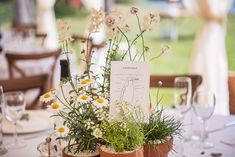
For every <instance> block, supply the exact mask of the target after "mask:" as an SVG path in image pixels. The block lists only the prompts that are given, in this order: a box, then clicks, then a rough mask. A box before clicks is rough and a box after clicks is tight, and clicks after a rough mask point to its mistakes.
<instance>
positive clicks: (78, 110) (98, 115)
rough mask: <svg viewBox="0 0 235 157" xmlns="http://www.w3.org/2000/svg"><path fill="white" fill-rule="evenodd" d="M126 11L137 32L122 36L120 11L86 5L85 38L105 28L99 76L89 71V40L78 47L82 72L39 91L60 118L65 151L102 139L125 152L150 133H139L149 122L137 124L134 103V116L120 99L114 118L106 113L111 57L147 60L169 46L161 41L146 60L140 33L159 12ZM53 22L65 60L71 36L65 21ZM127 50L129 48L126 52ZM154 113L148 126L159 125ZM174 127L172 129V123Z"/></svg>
mask: <svg viewBox="0 0 235 157" xmlns="http://www.w3.org/2000/svg"><path fill="white" fill-rule="evenodd" d="M130 14H131V16H134V17H136V19H137V23H136V24H137V26H138V32H137V34H136V36H135V37H134V38H129V37H128V32H130V31H131V26H130V25H129V24H128V23H127V20H126V19H125V17H126V15H124V14H123V13H122V12H121V11H119V10H113V11H110V13H109V14H108V15H105V14H104V12H103V11H101V10H95V9H92V10H91V13H90V17H89V25H88V31H89V33H88V39H89V38H91V35H92V33H96V32H98V31H99V30H100V28H101V27H106V30H107V33H106V34H107V44H106V47H107V53H106V59H105V66H102V67H100V68H101V69H102V73H101V75H96V74H94V72H93V71H92V70H91V66H92V65H93V63H91V58H92V55H93V54H92V53H93V52H91V51H88V48H89V46H88V44H89V43H88V42H87V43H85V44H87V45H86V46H85V47H84V49H83V50H82V51H81V53H82V54H84V55H83V57H81V61H84V62H85V63H86V64H87V69H86V70H85V72H84V73H83V74H82V75H77V76H73V77H72V76H70V77H68V78H66V80H64V81H63V82H61V83H60V84H59V88H58V89H57V90H55V89H54V88H53V89H51V90H50V91H49V92H48V93H46V94H44V95H42V96H41V100H42V101H44V102H47V103H51V104H50V105H49V107H48V108H49V109H50V110H51V111H52V112H53V113H54V115H53V117H54V118H55V119H62V121H63V123H60V124H56V127H55V129H56V131H57V132H58V135H59V139H64V140H66V142H67V144H66V150H67V151H68V152H69V153H71V154H78V153H84V152H89V153H94V152H96V151H97V149H98V148H99V146H100V145H102V144H105V145H106V146H107V147H108V148H111V149H113V150H115V151H116V152H124V151H131V150H134V149H137V148H139V147H141V145H142V144H143V143H144V139H145V138H147V139H149V141H150V140H151V138H150V137H151V136H152V134H150V133H148V136H145V133H146V132H148V131H147V130H148V129H149V128H150V127H152V126H151V125H149V126H146V125H144V127H143V119H140V117H142V118H143V115H142V114H141V112H138V107H137V108H135V109H134V111H135V113H137V112H138V115H139V116H140V115H141V116H140V117H139V118H137V115H133V114H132V113H131V112H129V111H130V109H128V108H127V106H128V105H127V104H126V102H118V103H117V105H118V108H119V115H120V117H121V119H120V120H117V119H115V118H112V117H110V115H109V114H108V113H109V103H110V102H109V94H110V93H109V92H110V65H111V61H113V60H114V59H115V58H117V56H121V57H120V60H129V61H151V60H153V59H156V58H158V57H160V56H161V55H162V54H163V53H166V52H167V51H169V46H163V47H161V51H160V53H157V54H156V56H155V57H153V58H150V59H147V58H146V55H147V54H148V52H149V51H150V48H149V47H148V46H147V45H146V43H145V41H144V33H145V32H147V31H151V30H152V28H153V27H154V25H155V24H157V23H158V22H159V21H160V16H159V15H158V14H156V13H149V14H147V15H145V16H144V17H143V19H142V21H141V19H140V16H139V10H138V8H135V7H132V8H131V9H130ZM59 26H60V28H59V30H60V44H61V48H62V51H63V53H64V54H65V56H66V58H67V61H68V63H70V61H69V55H68V54H69V52H70V50H71V48H70V46H69V43H70V42H71V41H72V40H73V39H72V38H71V35H70V34H69V33H68V32H69V30H70V26H69V24H68V22H64V21H60V22H59ZM121 42H125V43H127V48H126V49H124V50H123V49H120V44H121ZM137 42H140V43H141V44H140V45H141V49H140V50H138V49H137V48H136V45H137V44H136V43H137ZM133 49H134V50H135V53H133V52H132V50H133ZM89 52H90V53H89ZM129 105H130V104H129ZM131 105H132V104H131ZM157 114H158V113H157ZM155 115H156V114H153V115H152V116H151V117H150V121H151V122H152V121H154V123H153V124H154V128H156V126H155V125H159V124H160V123H159V122H158V121H157V122H156V123H155V120H156V119H157V118H161V117H155ZM153 117H154V118H153ZM136 118H137V119H136ZM55 123H56V122H55ZM174 128H175V129H177V128H176V126H174ZM151 131H152V130H151ZM169 133H170V132H169ZM161 137H162V136H161ZM161 137H159V138H161Z"/></svg>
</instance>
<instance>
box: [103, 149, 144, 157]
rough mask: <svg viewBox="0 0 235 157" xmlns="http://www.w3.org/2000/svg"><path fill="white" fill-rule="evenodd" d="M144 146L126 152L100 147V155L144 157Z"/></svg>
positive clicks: (109, 156)
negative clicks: (106, 149) (111, 150)
mask: <svg viewBox="0 0 235 157" xmlns="http://www.w3.org/2000/svg"><path fill="white" fill-rule="evenodd" d="M143 156H144V154H143V148H140V149H138V150H135V151H131V152H126V153H118V154H117V153H110V152H106V151H104V150H103V149H102V147H101V148H100V157H143Z"/></svg>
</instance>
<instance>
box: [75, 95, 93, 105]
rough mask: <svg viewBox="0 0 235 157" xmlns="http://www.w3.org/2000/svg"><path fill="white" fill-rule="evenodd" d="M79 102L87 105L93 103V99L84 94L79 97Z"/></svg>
mask: <svg viewBox="0 0 235 157" xmlns="http://www.w3.org/2000/svg"><path fill="white" fill-rule="evenodd" d="M77 101H79V102H81V103H87V102H89V101H91V97H90V96H88V95H86V94H82V95H80V96H78V97H77Z"/></svg>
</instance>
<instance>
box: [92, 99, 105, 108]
mask: <svg viewBox="0 0 235 157" xmlns="http://www.w3.org/2000/svg"><path fill="white" fill-rule="evenodd" d="M108 103H109V102H108V100H107V99H105V98H103V97H99V98H97V99H96V100H95V101H94V103H93V104H94V105H95V106H96V107H98V108H101V107H103V106H107V105H108Z"/></svg>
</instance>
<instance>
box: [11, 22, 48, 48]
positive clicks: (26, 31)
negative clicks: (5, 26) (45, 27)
mask: <svg viewBox="0 0 235 157" xmlns="http://www.w3.org/2000/svg"><path fill="white" fill-rule="evenodd" d="M12 28H13V29H14V30H15V31H16V32H18V33H21V34H22V36H23V37H27V36H29V35H30V34H32V35H34V36H35V37H36V38H38V39H41V45H42V46H43V45H44V42H45V39H46V37H47V34H46V33H39V32H37V25H36V24H23V23H19V22H13V23H12Z"/></svg>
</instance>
